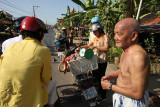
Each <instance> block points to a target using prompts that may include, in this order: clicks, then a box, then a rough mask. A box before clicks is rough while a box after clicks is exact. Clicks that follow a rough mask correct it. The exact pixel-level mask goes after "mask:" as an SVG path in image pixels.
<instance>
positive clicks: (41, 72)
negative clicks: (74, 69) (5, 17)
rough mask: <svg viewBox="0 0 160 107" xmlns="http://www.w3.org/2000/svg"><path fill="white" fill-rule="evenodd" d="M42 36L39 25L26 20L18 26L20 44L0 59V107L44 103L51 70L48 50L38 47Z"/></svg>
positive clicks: (43, 29)
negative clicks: (20, 35) (20, 34)
mask: <svg viewBox="0 0 160 107" xmlns="http://www.w3.org/2000/svg"><path fill="white" fill-rule="evenodd" d="M45 32H46V27H45V24H44V23H43V21H41V20H40V19H38V18H35V17H26V18H25V19H23V21H22V23H21V33H22V38H23V39H24V40H22V41H21V42H16V43H13V44H11V45H9V46H8V48H7V49H6V50H5V52H4V53H3V54H2V55H1V61H0V62H1V63H0V71H1V72H0V90H1V94H0V99H1V101H0V105H1V106H6V107H43V106H44V105H45V104H47V103H48V92H47V85H48V83H49V81H50V79H51V73H52V66H51V54H50V50H49V48H47V47H44V46H42V45H41V40H42V38H43V37H44V33H45Z"/></svg>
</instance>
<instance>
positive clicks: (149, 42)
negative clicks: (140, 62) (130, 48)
mask: <svg viewBox="0 0 160 107" xmlns="http://www.w3.org/2000/svg"><path fill="white" fill-rule="evenodd" d="M149 37H150V38H146V39H144V43H145V46H146V49H147V52H148V53H150V52H152V53H155V49H156V46H155V43H154V41H155V40H154V36H153V33H151V34H150V36H149Z"/></svg>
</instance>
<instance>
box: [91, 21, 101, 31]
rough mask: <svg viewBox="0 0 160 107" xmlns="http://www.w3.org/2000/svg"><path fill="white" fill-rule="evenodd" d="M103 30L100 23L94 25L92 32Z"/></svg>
mask: <svg viewBox="0 0 160 107" xmlns="http://www.w3.org/2000/svg"><path fill="white" fill-rule="evenodd" d="M100 28H101V25H100V24H99V23H94V24H93V25H92V31H93V32H94V31H96V30H99V29H100Z"/></svg>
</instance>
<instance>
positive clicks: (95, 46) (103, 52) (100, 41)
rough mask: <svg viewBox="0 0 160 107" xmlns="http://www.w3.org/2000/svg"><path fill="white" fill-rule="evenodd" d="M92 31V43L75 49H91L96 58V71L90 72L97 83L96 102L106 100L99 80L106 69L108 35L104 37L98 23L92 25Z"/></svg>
mask: <svg viewBox="0 0 160 107" xmlns="http://www.w3.org/2000/svg"><path fill="white" fill-rule="evenodd" d="M92 31H93V34H94V35H95V36H96V37H94V38H93V41H92V42H91V43H89V44H88V45H84V46H80V47H79V48H77V50H79V49H80V48H86V49H92V50H93V51H94V54H96V56H97V60H98V69H97V70H94V71H92V72H93V76H94V77H95V78H96V79H97V81H98V83H99V85H98V91H99V94H100V97H101V98H99V99H98V100H99V101H101V100H103V99H105V98H106V91H105V90H103V89H102V86H101V78H102V77H103V76H104V75H105V71H106V68H107V52H108V50H109V37H108V34H107V35H106V34H105V33H104V31H103V29H102V28H101V25H100V24H99V23H94V24H92Z"/></svg>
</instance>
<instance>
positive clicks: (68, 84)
mask: <svg viewBox="0 0 160 107" xmlns="http://www.w3.org/2000/svg"><path fill="white" fill-rule="evenodd" d="M53 35H54V32H53V30H52V29H50V30H49V33H48V34H47V35H46V37H45V42H46V43H45V44H46V46H48V47H49V48H50V49H51V52H52V55H53V56H54V57H55V58H56V59H58V61H57V62H53V63H52V67H53V70H54V73H53V78H55V80H56V82H57V85H56V86H57V94H58V96H59V99H58V101H57V102H56V104H55V107H89V104H88V103H87V102H86V101H85V99H84V96H83V95H82V93H81V92H80V91H79V90H78V87H77V86H76V85H75V84H76V82H75V78H74V77H73V76H72V74H71V73H70V72H67V73H66V74H64V73H61V72H59V71H58V64H59V58H58V56H57V54H55V53H56V50H55V48H54V40H53V39H54V38H53ZM49 38H50V39H49ZM110 93H111V92H110ZM111 105H112V104H111V102H110V100H106V101H104V102H102V103H100V104H99V105H98V106H97V107H111Z"/></svg>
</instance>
